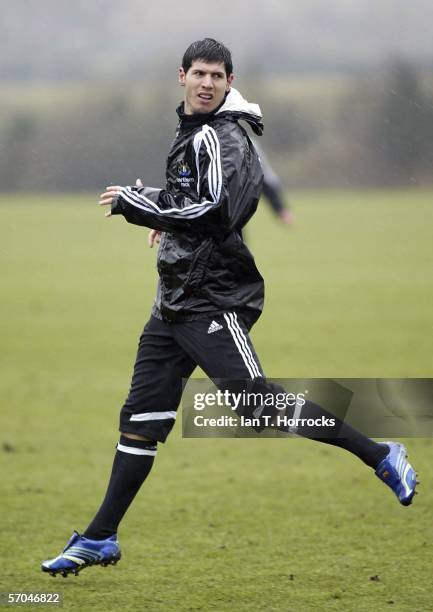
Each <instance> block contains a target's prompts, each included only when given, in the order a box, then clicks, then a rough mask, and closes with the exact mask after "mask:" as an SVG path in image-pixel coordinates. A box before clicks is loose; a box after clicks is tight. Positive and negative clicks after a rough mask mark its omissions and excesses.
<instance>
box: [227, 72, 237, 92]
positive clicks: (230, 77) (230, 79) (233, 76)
mask: <svg viewBox="0 0 433 612" xmlns="http://www.w3.org/2000/svg"><path fill="white" fill-rule="evenodd" d="M234 78H235V75H234V74H233V73H232V74H230V75H229V76H228V77H227V85H226V91H227V92H228V91H230V86H231V84H232V82H233V79H234Z"/></svg>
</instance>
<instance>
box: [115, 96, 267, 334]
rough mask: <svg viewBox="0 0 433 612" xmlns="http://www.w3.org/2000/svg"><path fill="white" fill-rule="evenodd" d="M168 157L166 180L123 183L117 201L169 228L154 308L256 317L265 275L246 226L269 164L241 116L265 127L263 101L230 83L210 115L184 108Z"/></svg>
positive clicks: (177, 314) (180, 316)
mask: <svg viewBox="0 0 433 612" xmlns="http://www.w3.org/2000/svg"><path fill="white" fill-rule="evenodd" d="M178 114H179V117H180V122H179V126H178V129H177V132H176V138H175V140H174V142H173V144H172V147H171V150H170V152H169V155H168V159H167V171H166V179H167V182H166V187H165V189H154V188H152V187H139V188H137V187H124V188H123V189H122V191H121V193H120V195H119V196H118V197H117V198H116V200H115V201H114V202H113V205H112V213H113V214H122V215H123V216H124V217H125V219H126V220H127V221H128V222H129V223H135V224H137V225H144V226H146V227H149V228H153V229H157V230H161V231H162V232H163V234H162V238H161V243H160V246H159V251H158V272H159V277H160V280H159V284H158V293H157V297H156V300H155V304H154V308H153V314H154V316H157V317H159V318H162V319H164V320H166V321H169V322H177V321H185V320H191V319H194V318H197V317H201V316H205V315H209V314H210V313H216V312H221V311H225V310H236V311H238V312H240V313H241V314H243V315H244V316H245V317H246V318H247V319H248V322H249V323H250V324H252V323H253V322H254V321H255V320H256V319H257V318H258V317H259V316H260V313H261V311H262V308H263V297H264V284H263V279H262V277H261V275H260V273H259V272H258V270H257V268H256V265H255V263H254V258H253V256H252V255H251V253H250V252H249V250H248V248H247V247H246V246H245V244H244V242H243V240H242V237H241V230H242V227H243V226H244V225H245V224H246V223H247V221H248V220H249V219H250V217H251V216H252V215H253V214H254V212H255V210H256V208H257V203H258V200H259V197H260V192H261V187H262V180H263V172H262V169H261V165H260V161H259V158H258V155H257V152H256V150H255V148H254V146H253V145H252V143H251V140H250V139H249V137H248V135H247V133H246V131H245V130H244V128H243V127H242V126H241V125H239V123H238V121H239V119H244V120H245V121H247V122H248V123H249V124H250V125H251V127H252V129H253V130H254V131H255V133H256V134H261V133H262V128H263V125H262V123H261V113H260V109H259V107H258V106H257V105H256V104H249V103H248V102H247V101H246V100H244V98H243V97H242V96H241V95H240V93H239V92H238V91H236V90H235V89H231V91H230V92H229V94H228V95H227V96H226V98H225V100H224V102H223V104H222V105H221V106H220V107H219V109H217V110H216V111H214V112H213V113H211V114H208V115H200V114H197V115H185V114H184V113H183V105H181V106H180V107H179V108H178Z"/></svg>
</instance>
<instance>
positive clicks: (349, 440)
mask: <svg viewBox="0 0 433 612" xmlns="http://www.w3.org/2000/svg"><path fill="white" fill-rule="evenodd" d="M322 417H323V418H324V419H334V421H335V425H334V426H333V427H314V426H313V427H309V426H305V427H302V426H301V427H298V428H297V433H298V434H299V435H300V436H304V437H305V438H310V439H311V440H316V441H317V442H323V443H324V444H332V446H339V447H340V448H344V449H345V450H347V451H349V452H350V453H352V454H354V455H356V456H357V457H359V459H361V461H363V462H364V463H366V464H367V465H369V466H370V467H372V468H374V469H376V468H377V466H378V465H379V463H380V462H381V461H382V459H384V458H385V457H386V455H387V454H388V452H389V447H388V446H386V445H385V444H379V443H378V442H375V441H374V440H372V439H371V438H367V436H364V434H362V433H361V432H359V431H357V430H356V429H354V428H353V427H351V426H350V425H347V424H346V423H344V422H343V421H340V419H338V418H337V417H336V416H335V415H333V414H331V413H330V412H328V411H327V410H325V409H324V408H322V407H321V406H318V405H317V404H314V403H313V402H309V401H307V402H306V403H305V405H304V406H302V411H301V414H300V415H299V418H301V419H321V418H322Z"/></svg>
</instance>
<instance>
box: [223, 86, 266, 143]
mask: <svg viewBox="0 0 433 612" xmlns="http://www.w3.org/2000/svg"><path fill="white" fill-rule="evenodd" d="M224 113H229V114H230V115H232V116H233V115H234V116H236V117H239V119H244V120H245V121H246V122H247V123H248V124H249V125H250V126H251V128H252V130H253V132H254V133H255V134H257V135H258V136H260V135H261V134H262V133H263V121H262V119H263V115H262V111H261V110H260V106H259V105H258V104H254V103H252V102H248V100H246V99H245V98H244V97H243V96H242V94H241V93H240V92H239V91H238V90H237V89H235V88H234V87H232V88H231V89H230V91H229V93H228V94H227V96H226V97H225V100H224V102H223V105H222V106H220V108H219V109H218V110H217V111H216V112H215V115H222V114H224Z"/></svg>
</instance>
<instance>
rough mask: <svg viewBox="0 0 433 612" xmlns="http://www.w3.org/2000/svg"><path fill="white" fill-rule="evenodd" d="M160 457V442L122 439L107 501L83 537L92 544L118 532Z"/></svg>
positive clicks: (106, 497) (105, 500)
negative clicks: (157, 445)
mask: <svg viewBox="0 0 433 612" xmlns="http://www.w3.org/2000/svg"><path fill="white" fill-rule="evenodd" d="M155 455H156V442H146V441H144V440H132V439H131V438H127V437H126V436H123V435H122V436H120V441H119V444H118V445H117V452H116V455H115V457H114V462H113V469H112V472H111V477H110V482H109V484H108V489H107V493H106V494H105V498H104V501H103V502H102V505H101V507H100V508H99V510H98V512H97V513H96V516H95V518H94V519H93V521H92V522H91V523H90V525H89V526H88V527H87V529H86V531H85V532H84V533H83V536H84V537H85V538H89V539H91V540H105V539H106V538H108V537H110V536H112V535H113V534H115V533H117V528H118V526H119V523H120V521H121V520H122V518H123V516H124V514H125V513H126V511H127V510H128V508H129V506H130V504H131V502H132V500H133V499H134V497H135V496H136V494H137V493H138V491H139V489H140V487H141V485H142V484H143V482H144V481H145V479H146V477H147V476H148V474H149V472H150V470H151V468H152V465H153V461H154V459H155Z"/></svg>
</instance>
